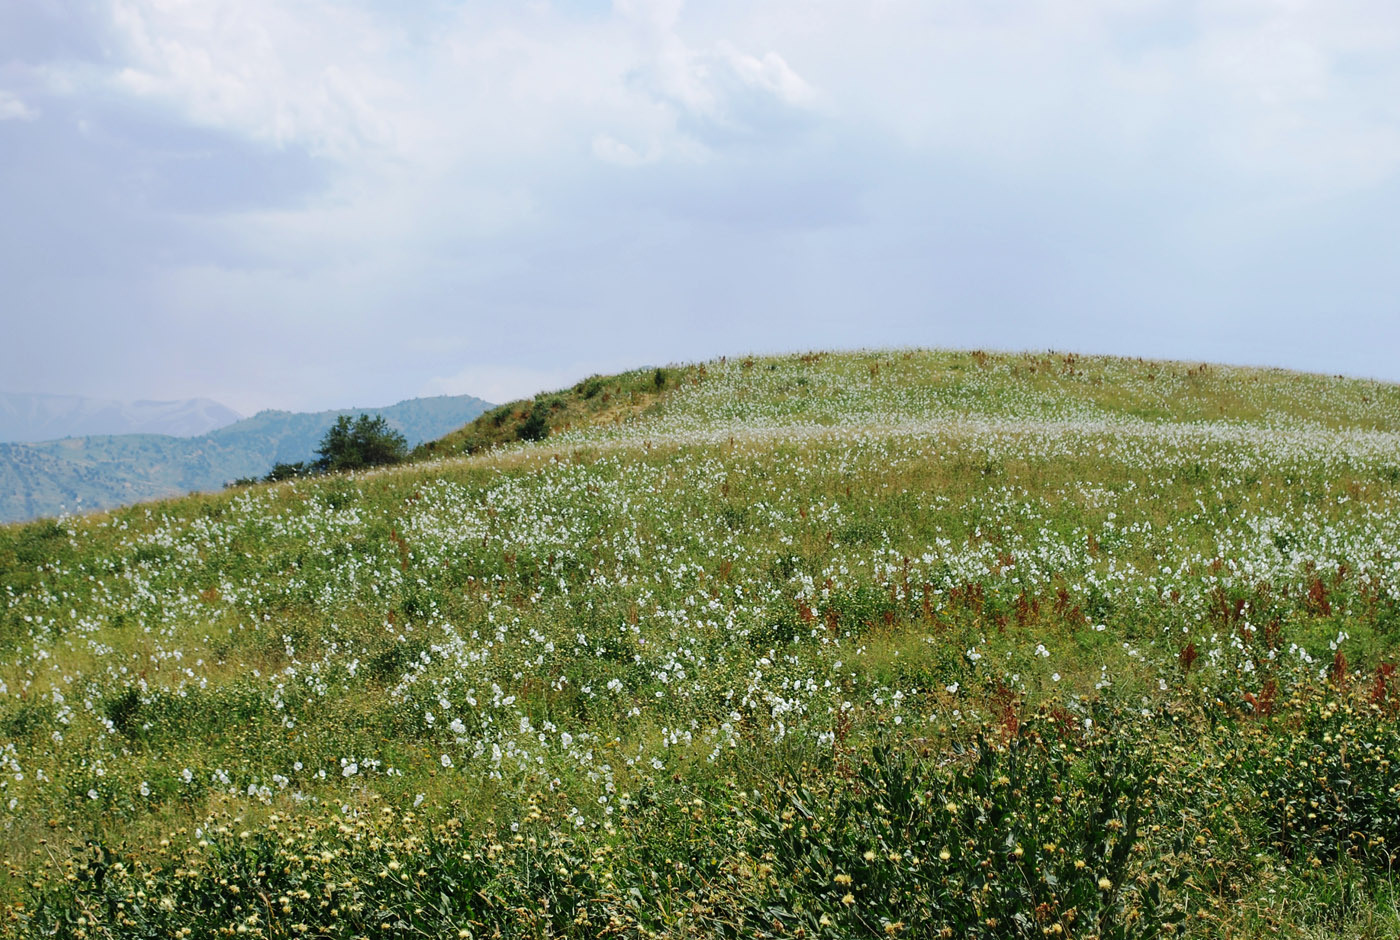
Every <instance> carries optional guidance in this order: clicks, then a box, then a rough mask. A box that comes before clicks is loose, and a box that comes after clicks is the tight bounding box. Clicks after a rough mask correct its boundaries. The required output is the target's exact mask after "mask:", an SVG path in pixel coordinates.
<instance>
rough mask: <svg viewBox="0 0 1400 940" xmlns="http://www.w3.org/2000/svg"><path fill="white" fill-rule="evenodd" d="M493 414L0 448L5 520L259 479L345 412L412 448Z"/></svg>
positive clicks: (265, 421) (427, 410)
mask: <svg viewBox="0 0 1400 940" xmlns="http://www.w3.org/2000/svg"><path fill="white" fill-rule="evenodd" d="M490 407H492V406H491V404H490V403H488V402H485V401H482V400H481V399H479V398H473V397H472V396H470V395H458V396H439V397H436V398H415V399H412V400H410V401H403V402H399V403H398V404H396V405H390V406H389V407H386V408H351V409H344V410H341V411H321V412H315V413H297V412H290V411H263V412H260V413H258V414H256V415H254V416H253V417H251V418H245V419H244V420H242V421H237V422H234V423H233V424H230V425H227V426H226V427H221V428H219V429H217V430H215V431H212V432H210V433H207V434H202V435H200V436H198V437H175V436H172V435H168V434H106V435H89V436H86V437H69V438H65V439H63V440H54V441H44V442H41V443H0V522H15V521H20V520H25V519H36V518H39V517H41V516H53V515H57V514H59V513H60V512H64V511H66V512H89V511H92V510H95V509H107V508H111V507H114V506H121V505H124V504H127V503H133V502H138V501H141V500H146V499H157V498H160V497H165V496H177V495H181V494H184V493H188V492H194V491H201V490H217V489H220V488H221V487H223V486H224V484H226V483H228V482H229V481H231V480H235V479H238V478H240V477H256V476H261V475H262V474H264V473H266V472H267V471H268V470H270V469H271V468H272V465H273V464H274V463H279V462H286V463H292V462H296V461H299V460H307V459H310V458H311V457H312V456H313V455H314V452H315V450H316V446H317V445H318V444H319V443H320V442H321V438H322V437H324V436H325V433H326V429H327V428H329V427H330V426H331V425H333V424H334V423H335V420H336V418H338V417H340V416H341V415H356V414H360V413H368V414H380V415H383V416H384V418H385V420H387V421H388V422H389V424H390V425H391V426H393V427H394V428H395V429H396V430H398V431H399V432H401V433H402V434H403V435H404V437H406V438H407V439H408V443H409V446H413V445H415V444H419V443H421V442H423V441H427V440H432V439H434V438H438V437H441V436H442V435H444V434H446V433H448V432H449V431H453V430H455V429H457V428H459V427H461V426H462V425H463V424H465V423H467V422H469V421H471V420H472V419H473V418H475V417H477V416H478V415H480V414H481V413H482V412H484V411H486V410H487V409H488V408H490Z"/></svg>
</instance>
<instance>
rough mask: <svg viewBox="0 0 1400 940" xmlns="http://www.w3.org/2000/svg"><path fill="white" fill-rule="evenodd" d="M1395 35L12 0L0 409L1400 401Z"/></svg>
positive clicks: (1136, 22)
mask: <svg viewBox="0 0 1400 940" xmlns="http://www.w3.org/2000/svg"><path fill="white" fill-rule="evenodd" d="M1397 168H1400V4H1396V3H1395V2H1394V0H1319V2H1309V0H1198V2H1184V0H1183V2H1153V0H858V2H857V0H851V2H834V0H772V2H765V0H735V2H731V0H707V2H704V3H700V2H692V3H683V2H681V0H614V2H612V3H608V2H605V0H579V2H563V0H560V2H554V3H550V2H543V0H540V2H507V0H482V2H448V0H423V2H411V3H409V2H402V0H3V2H0V325H2V326H3V336H0V389H6V390H11V391H34V392H65V393H69V392H71V393H77V394H86V395H94V396H101V397H112V398H128V399H129V398H177V397H190V396H208V397H212V398H215V399H218V400H219V401H222V402H224V403H226V404H228V405H230V406H232V407H233V408H236V409H238V410H240V411H243V412H245V413H250V412H252V411H255V410H257V409H259V408H263V407H282V408H297V409H303V408H304V409H310V408H325V407H334V406H352V405H357V404H358V405H370V404H384V403H388V402H391V401H394V400H397V399H400V398H405V397H411V396H413V395H419V394H437V393H443V392H451V393H458V392H467V393H471V394H476V395H480V396H482V397H485V398H488V399H493V400H498V401H499V400H504V399H506V398H508V397H514V396H518V395H522V394H529V393H531V392H534V391H537V390H540V389H541V388H552V387H558V386H560V385H564V384H567V383H569V382H571V381H573V380H576V379H577V378H580V377H582V376H584V375H586V374H588V373H590V372H595V371H613V370H617V369H623V368H629V367H632V366H637V365H644V364H648V363H653V364H654V363H664V362H669V361H683V360H693V359H699V358H707V357H710V356H714V355H721V354H739V353H744V352H748V351H768V350H799V349H807V348H814V347H823V348H825V347H858V346H874V345H928V346H958V347H972V346H982V347H990V348H999V349H1025V348H1032V349H1043V348H1048V347H1054V348H1057V349H1069V350H1076V351H1081V352H1114V353H1124V354H1130V355H1143V356H1160V357H1176V358H1190V359H1211V360H1223V361H1232V362H1246V363H1264V364H1272V365H1284V366H1289V367H1294V368H1302V369H1312V370H1320V371H1327V372H1343V373H1349V374H1354V375H1370V376H1378V377H1382V378H1388V379H1392V380H1400V175H1397Z"/></svg>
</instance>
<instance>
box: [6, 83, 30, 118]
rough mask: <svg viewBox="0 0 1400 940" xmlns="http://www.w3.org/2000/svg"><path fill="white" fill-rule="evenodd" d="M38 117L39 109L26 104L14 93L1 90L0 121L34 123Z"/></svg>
mask: <svg viewBox="0 0 1400 940" xmlns="http://www.w3.org/2000/svg"><path fill="white" fill-rule="evenodd" d="M38 116H39V110H38V109H37V108H33V107H30V106H29V105H27V104H25V103H24V101H23V100H22V99H21V98H20V97H19V96H18V95H16V94H14V93H13V92H9V91H5V90H4V89H3V88H0V121H32V120H34V119H35V118H37V117H38Z"/></svg>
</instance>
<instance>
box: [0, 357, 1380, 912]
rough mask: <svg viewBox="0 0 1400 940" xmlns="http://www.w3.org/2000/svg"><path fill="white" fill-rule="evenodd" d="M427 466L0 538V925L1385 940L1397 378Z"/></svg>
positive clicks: (1190, 382)
mask: <svg viewBox="0 0 1400 940" xmlns="http://www.w3.org/2000/svg"><path fill="white" fill-rule="evenodd" d="M515 423H519V426H520V427H522V428H524V430H523V431H520V432H519V433H512V432H510V429H511V428H512V427H515V426H516V424H515ZM527 425H528V426H527ZM417 458H418V459H416V460H415V461H414V462H411V463H408V464H404V465H401V466H396V467H392V468H386V469H379V470H373V471H367V472H359V473H353V474H342V475H331V476H326V477H319V478H296V479H290V480H286V481H283V482H280V483H272V484H259V485H244V486H237V487H233V488H231V489H229V490H227V491H225V492H223V493H220V494H214V495H200V496H191V497H189V498H186V499H178V500H171V501H166V502H160V503H148V504H142V505H137V506H133V507H129V508H125V509H120V510H116V511H113V512H110V513H106V514H98V515H90V516H83V517H63V518H59V519H56V520H46V521H41V522H36V523H31V524H28V525H23V526H9V527H4V528H0V846H2V847H3V849H2V850H0V854H2V855H3V871H0V935H7V936H15V937H64V938H70V937H71V938H119V937H121V938H125V937H132V938H136V937H141V938H146V937H176V938H184V937H219V936H227V937H249V938H253V937H261V938H283V937H292V938H295V937H336V938H341V937H343V938H353V937H366V938H373V937H405V938H406V937H457V938H484V937H531V938H534V937H580V938H582V937H600V936H620V937H710V936H725V937H746V938H750V937H808V938H817V937H833V938H835V937H861V936H863V937H891V936H893V937H905V936H907V937H958V938H965V937H980V938H1001V937H1017V938H1021V937H1024V938H1031V937H1057V938H1085V940H1088V938H1100V940H1109V938H1124V940H1126V938H1153V937H1201V938H1204V937H1225V936H1230V937H1263V936H1285V937H1300V938H1301V937H1306V938H1321V937H1338V938H1341V937H1348V938H1350V937H1361V938H1369V937H1373V938H1393V937H1395V936H1400V890H1397V883H1396V879H1397V877H1400V874H1398V873H1397V868H1400V721H1397V718H1400V674H1397V670H1396V663H1397V662H1400V387H1397V386H1394V385H1387V384H1384V383H1378V382H1367V381H1360V380H1353V379H1343V378H1340V377H1325V376H1316V375H1301V374H1296V373H1288V372H1282V371H1278V370H1256V369H1244V368H1229V367H1224V366H1200V365H1195V364H1185V363H1170V362H1151V361H1133V360H1122V359H1110V358H1095V357H1077V356H1072V355H1064V354H1039V355H1031V354H1015V355H1012V354H984V353H954V352H938V351H916V350H894V351H868V352H858V353H843V354H819V353H813V354H807V355H803V356H787V357H778V358H742V359H727V360H718V361H712V362H708V363H704V364H700V365H689V366H677V367H670V368H668V369H664V370H645V371H642V372H638V373H634V374H628V375H624V376H621V377H613V378H611V379H601V378H600V379H590V380H588V381H586V382H582V383H580V384H579V385H578V386H577V387H575V388H573V389H566V390H562V391H560V392H558V393H555V394H554V395H552V396H541V397H539V398H537V399H535V400H533V401H531V402H522V403H516V404H514V405H512V406H507V407H505V408H503V409H498V410H497V412H495V413H488V414H486V415H484V416H483V417H482V418H480V419H478V420H477V422H476V423H475V424H474V425H472V426H469V427H468V428H466V429H464V430H463V431H462V432H459V433H458V434H456V435H450V436H449V437H448V438H445V439H444V440H443V441H441V442H439V443H438V444H437V445H435V446H433V447H430V448H426V449H423V448H420V451H419V452H418V455H417Z"/></svg>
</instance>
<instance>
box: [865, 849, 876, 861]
mask: <svg viewBox="0 0 1400 940" xmlns="http://www.w3.org/2000/svg"><path fill="white" fill-rule="evenodd" d="M865 860H866V861H867V862H873V861H875V850H874V849H866V850H865Z"/></svg>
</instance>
